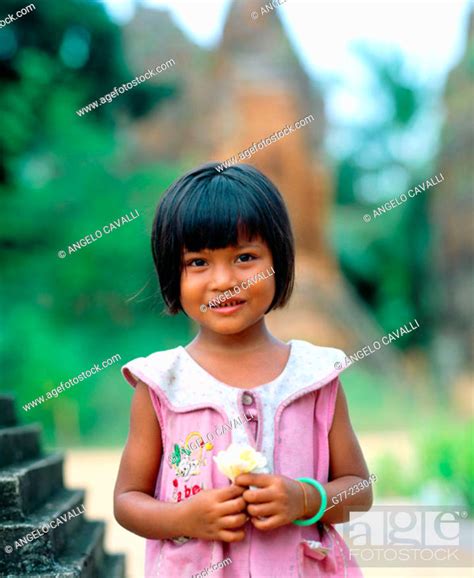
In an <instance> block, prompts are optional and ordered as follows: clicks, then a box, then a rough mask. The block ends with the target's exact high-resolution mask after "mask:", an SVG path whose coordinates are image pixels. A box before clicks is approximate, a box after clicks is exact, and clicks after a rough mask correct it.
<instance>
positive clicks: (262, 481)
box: [235, 474, 274, 488]
mask: <svg viewBox="0 0 474 578" xmlns="http://www.w3.org/2000/svg"><path fill="white" fill-rule="evenodd" d="M273 478H274V476H273V475H272V474H240V476H237V477H236V478H235V483H236V484H237V485H239V486H257V488H265V487H266V486H269V485H270V484H271V483H272V481H273Z"/></svg>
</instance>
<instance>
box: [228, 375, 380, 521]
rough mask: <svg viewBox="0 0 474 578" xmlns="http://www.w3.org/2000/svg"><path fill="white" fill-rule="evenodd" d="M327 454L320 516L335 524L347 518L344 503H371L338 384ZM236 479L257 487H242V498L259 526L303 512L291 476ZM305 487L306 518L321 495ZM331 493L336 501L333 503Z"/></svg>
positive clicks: (363, 508)
mask: <svg viewBox="0 0 474 578" xmlns="http://www.w3.org/2000/svg"><path fill="white" fill-rule="evenodd" d="M329 455H330V463H329V479H330V480H331V481H329V482H328V483H327V484H323V485H324V489H325V490H326V493H327V506H326V512H325V514H324V515H323V516H322V518H320V520H321V521H323V522H326V523H328V524H339V523H342V522H347V521H348V520H349V512H348V511H347V507H348V506H357V508H358V510H361V511H366V510H369V509H370V507H371V506H372V500H373V496H372V486H371V481H370V480H369V479H368V476H369V471H368V469H367V465H366V463H365V460H364V456H363V454H362V451H361V449H360V446H359V442H358V441H357V437H356V435H355V433H354V430H353V429H352V425H351V422H350V419H349V413H348V410H347V403H346V397H345V395H344V391H343V389H342V385H341V384H339V387H338V392H337V397H336V407H335V410H334V418H333V422H332V426H331V430H330V432H329ZM362 480H368V482H369V487H368V488H365V487H363V485H362V484H361V483H360V482H362ZM236 483H237V484H240V485H242V486H250V485H252V486H257V488H258V489H257V490H246V491H245V492H244V499H245V500H246V501H247V502H248V503H249V504H250V505H249V506H247V511H248V513H249V514H250V515H251V516H252V523H253V525H254V526H255V527H256V528H257V529H259V530H263V531H265V530H273V529H275V528H278V527H279V526H283V525H285V524H289V523H291V522H293V521H294V520H297V519H299V518H301V517H302V515H303V512H304V497H303V492H302V489H301V486H300V485H299V483H298V482H296V481H295V480H292V479H291V478H287V477H286V476H277V475H271V474H243V475H241V476H239V477H237V479H236ZM359 483H360V485H359V486H357V484H359ZM305 489H306V495H307V499H308V508H307V516H306V518H311V517H313V516H314V515H315V514H316V512H318V510H319V508H320V506H321V496H320V494H319V492H318V490H316V489H315V488H314V487H313V486H310V485H309V484H305ZM333 497H334V498H335V501H337V502H338V504H337V505H333V501H332V498H333ZM259 516H260V517H261V516H266V517H267V519H266V520H260V519H258V518H259Z"/></svg>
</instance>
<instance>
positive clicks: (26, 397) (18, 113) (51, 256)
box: [0, 0, 190, 447]
mask: <svg viewBox="0 0 474 578" xmlns="http://www.w3.org/2000/svg"><path fill="white" fill-rule="evenodd" d="M17 4H18V3H13V2H10V3H7V5H6V7H5V10H6V12H7V13H8V12H13V11H15V10H18V9H19V8H21V7H23V6H24V4H21V5H17ZM47 4H48V2H47V1H46V2H42V3H37V10H36V11H35V12H32V13H31V14H28V15H27V16H25V17H24V18H22V19H21V20H19V21H17V22H15V23H13V24H11V25H9V26H8V27H5V28H3V29H2V30H0V44H1V41H2V39H6V38H7V36H8V35H9V34H10V35H11V34H14V35H16V36H18V37H19V35H21V43H17V49H16V50H15V51H13V52H12V53H11V55H10V56H9V57H8V58H7V59H6V60H5V61H4V65H3V67H0V77H1V83H2V84H1V86H2V88H1V91H0V115H1V116H2V129H3V130H2V131H1V132H0V152H2V153H3V154H2V155H1V157H0V158H1V160H0V203H1V206H0V230H1V231H2V233H1V236H0V246H1V247H2V254H1V259H2V263H1V267H2V275H3V278H2V281H3V283H2V288H1V293H0V308H1V310H2V334H1V336H0V343H1V352H2V357H1V369H2V382H1V385H0V387H1V389H2V391H5V390H6V391H10V392H13V393H15V395H16V397H17V402H18V406H19V412H20V417H21V418H22V419H23V420H24V421H26V422H29V421H35V422H40V423H41V424H42V425H43V426H44V428H45V430H46V436H45V438H46V441H47V442H48V443H54V444H55V445H63V446H66V447H67V446H70V445H72V444H76V443H77V444H79V443H95V444H97V442H98V441H99V443H100V444H102V445H110V444H114V443H121V442H122V441H123V434H124V431H126V425H127V423H128V416H129V402H130V396H131V393H132V389H131V387H129V386H127V384H126V383H125V381H124V380H123V378H122V377H121V375H120V366H121V365H122V364H123V363H125V362H126V361H128V360H130V359H132V358H134V357H138V356H142V355H147V354H148V353H152V352H153V351H156V350H158V349H166V348H169V347H174V346H176V345H178V344H181V343H182V342H183V341H184V340H185V339H187V338H188V336H189V334H190V327H189V322H188V320H187V318H186V317H185V316H179V317H178V318H177V319H176V318H175V319H172V318H170V317H165V316H163V315H162V309H163V307H162V303H161V302H160V301H159V299H158V298H157V295H158V288H157V283H156V280H155V274H154V269H153V265H152V259H151V251H150V241H149V233H150V231H149V226H150V223H151V221H152V216H153V213H154V210H155V207H156V204H157V202H158V200H159V198H160V195H161V194H162V192H163V191H164V190H165V188H166V187H167V186H168V185H169V184H170V182H171V181H172V180H174V178H176V176H178V174H180V173H182V167H181V166H171V165H163V164H159V163H153V165H149V166H147V165H145V164H142V165H141V166H138V167H137V166H136V161H135V164H132V162H131V160H130V159H131V158H132V157H133V158H136V151H134V150H133V148H132V147H131V145H130V146H127V141H126V139H123V135H121V138H120V139H119V138H118V135H117V134H116V133H115V124H114V122H113V120H114V118H113V117H114V114H115V113H116V111H117V110H118V109H119V108H126V109H127V110H129V109H130V110H131V109H133V107H129V108H128V107H127V102H128V103H130V101H129V100H127V98H138V99H139V100H140V99H141V100H140V103H141V104H140V106H138V107H137V108H140V107H141V109H143V110H144V109H146V107H147V102H148V103H149V101H150V98H151V96H152V95H155V94H157V93H156V91H155V89H153V88H152V87H151V88H149V87H146V85H142V86H143V88H142V89H140V87H137V88H135V89H133V90H131V91H129V93H125V94H124V95H121V97H120V98H117V99H115V100H114V101H113V102H112V104H107V105H106V106H104V107H101V108H100V109H98V110H96V111H93V112H91V113H89V114H88V115H86V116H84V117H79V116H78V115H77V114H76V112H75V111H76V110H77V109H79V108H81V107H82V106H84V105H85V104H87V103H88V102H90V101H91V100H93V99H95V98H97V97H98V96H100V95H102V94H104V93H106V92H109V91H110V90H111V89H112V88H113V87H114V85H118V84H119V83H120V82H124V81H126V80H129V78H130V77H132V75H131V73H130V72H129V71H128V70H127V68H126V67H125V66H124V64H123V62H124V58H123V53H122V50H121V33H120V30H119V28H118V27H117V26H116V25H114V24H112V23H111V22H110V21H109V19H108V16H107V15H106V13H105V11H104V9H103V7H102V6H101V5H99V4H91V3H80V4H78V3H76V2H73V1H71V0H66V1H65V2H62V3H60V4H54V6H51V7H50V8H47V7H46V5H47ZM3 9H4V8H2V10H3ZM46 15H47V18H46ZM20 24H21V27H20ZM77 26H80V27H82V28H84V29H86V30H87V34H85V38H88V39H89V40H88V54H89V56H88V58H86V59H85V60H84V62H83V63H82V64H81V65H80V66H79V65H78V62H79V61H78V58H77V54H76V57H75V56H74V54H75V52H74V51H76V52H77V51H79V52H80V49H79V48H78V46H79V44H78V40H77V38H76V40H75V41H71V34H73V33H74V31H76V32H77ZM74 27H76V28H74ZM82 28H81V29H82ZM71 30H72V32H71ZM68 35H69V40H67V37H68ZM65 42H66V44H67V42H72V44H71V45H70V46H69V48H67V49H66V48H64V43H65ZM74 47H75V48H74ZM65 51H66V56H65ZM68 51H69V52H68ZM74 62H75V67H73V66H71V64H72V63H74ZM160 91H161V92H160ZM160 91H159V92H160V94H161V93H163V94H164V93H165V92H166V91H163V89H160ZM133 93H135V94H137V95H141V96H138V97H134V96H132V94H133ZM145 94H146V95H148V96H147V97H146V98H144V96H143V95H145ZM167 94H168V96H170V95H171V92H170V91H169V90H168V92H167ZM127 95H129V96H127ZM159 98H161V97H159ZM155 102H156V101H155ZM132 114H133V111H132ZM135 210H137V211H138V212H139V218H138V219H136V220H133V221H132V222H130V223H128V224H125V225H122V226H121V227H120V228H119V229H118V230H115V231H113V232H112V233H110V234H109V235H105V234H104V235H103V236H102V238H100V239H97V241H95V242H94V243H92V244H90V245H86V246H84V247H82V248H81V249H80V250H76V251H75V252H71V253H70V252H69V249H68V247H70V246H72V245H73V244H74V243H76V242H78V241H79V240H80V239H83V238H84V237H86V236H87V235H91V234H93V233H94V232H95V231H97V230H98V229H102V228H103V226H104V225H108V224H109V223H110V222H112V221H114V220H116V219H118V218H119V217H121V216H123V215H127V214H129V213H130V212H131V211H135ZM60 250H64V251H65V252H66V258H64V259H60V258H59V257H58V251H60ZM135 295H136V297H135ZM132 336H133V338H132ZM6 352H8V354H7V353H6ZM117 353H118V354H119V355H120V356H121V361H120V362H118V363H116V364H115V365H112V366H110V367H108V368H106V369H104V370H103V371H101V372H100V373H98V374H97V375H95V376H91V377H90V378H88V379H86V380H85V381H82V382H80V383H78V384H77V385H75V386H74V387H72V388H71V389H69V390H66V391H65V392H63V393H61V394H60V395H59V397H58V398H53V399H51V400H48V401H45V403H43V404H42V405H40V406H37V407H36V408H33V409H31V410H30V411H29V412H25V411H23V410H22V409H21V407H22V406H23V405H24V404H26V403H28V402H30V401H31V400H34V399H35V398H37V397H38V396H40V395H45V394H46V392H47V391H49V390H51V389H52V388H54V387H57V386H58V385H59V384H60V382H61V381H62V382H65V381H67V380H68V379H70V378H73V377H75V376H77V375H78V374H80V373H81V372H83V371H85V370H88V369H89V368H90V367H92V366H93V365H94V364H95V363H100V362H101V361H103V360H105V359H107V358H110V357H112V356H113V355H115V354H117Z"/></svg>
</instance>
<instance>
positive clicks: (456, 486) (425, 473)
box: [374, 415, 474, 513]
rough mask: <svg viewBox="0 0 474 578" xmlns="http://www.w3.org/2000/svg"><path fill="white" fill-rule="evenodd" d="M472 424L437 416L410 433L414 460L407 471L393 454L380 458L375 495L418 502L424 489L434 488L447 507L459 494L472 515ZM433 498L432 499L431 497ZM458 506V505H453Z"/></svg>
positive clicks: (473, 456) (473, 453) (473, 452)
mask: <svg viewBox="0 0 474 578" xmlns="http://www.w3.org/2000/svg"><path fill="white" fill-rule="evenodd" d="M473 425H474V422H473V421H470V422H466V423H462V422H461V423H460V422H458V421H457V422H456V421H454V420H453V418H450V417H449V416H446V415H444V416H440V419H439V420H437V421H436V422H433V423H425V424H424V426H423V430H422V432H421V430H420V431H417V432H415V433H414V439H415V460H416V463H415V465H414V467H412V468H411V469H409V468H408V466H407V465H406V464H402V463H401V461H400V460H399V459H397V458H396V457H395V456H393V455H389V454H385V455H383V456H381V457H380V458H379V459H378V460H377V462H376V465H375V467H374V472H375V473H376V474H377V478H378V480H377V495H378V496H380V497H390V496H409V497H412V498H414V499H416V500H419V499H420V497H421V496H422V495H423V491H424V489H425V488H436V491H437V493H438V500H440V501H441V502H443V503H444V504H448V503H449V501H450V500H452V499H453V498H454V500H455V501H456V496H458V495H460V496H461V497H462V499H463V500H464V501H465V503H466V505H467V507H468V509H469V511H470V512H471V513H474V493H473V488H474V444H473V441H472V440H473V439H474V427H473ZM431 499H433V498H431ZM456 505H459V504H456Z"/></svg>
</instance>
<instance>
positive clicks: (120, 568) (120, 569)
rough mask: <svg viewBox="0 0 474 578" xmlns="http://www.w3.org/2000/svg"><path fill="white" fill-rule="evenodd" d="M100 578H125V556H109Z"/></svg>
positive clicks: (106, 558)
mask: <svg viewBox="0 0 474 578" xmlns="http://www.w3.org/2000/svg"><path fill="white" fill-rule="evenodd" d="M100 578H125V556H124V555H123V554H107V555H106V556H105V563H104V566H103V567H102V570H101V573H100Z"/></svg>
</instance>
